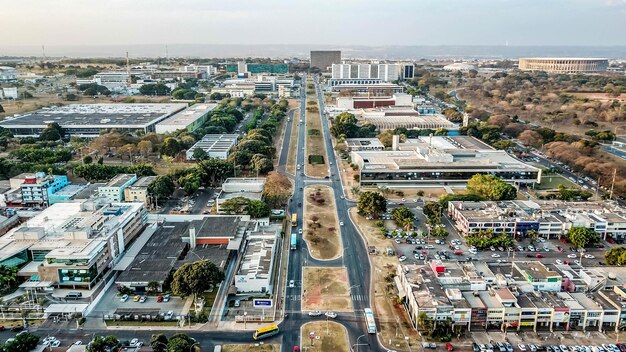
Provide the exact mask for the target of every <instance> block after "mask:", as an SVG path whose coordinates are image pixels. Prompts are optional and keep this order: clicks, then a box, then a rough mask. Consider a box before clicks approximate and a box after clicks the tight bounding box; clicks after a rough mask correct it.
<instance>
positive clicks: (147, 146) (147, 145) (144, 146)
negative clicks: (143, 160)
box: [137, 141, 153, 157]
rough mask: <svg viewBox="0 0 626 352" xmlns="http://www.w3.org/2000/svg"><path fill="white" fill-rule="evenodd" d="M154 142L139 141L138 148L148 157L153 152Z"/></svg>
mask: <svg viewBox="0 0 626 352" xmlns="http://www.w3.org/2000/svg"><path fill="white" fill-rule="evenodd" d="M152 148H153V146H152V142H150V141H140V142H139V143H137V149H138V150H139V152H140V153H141V155H143V156H144V157H148V156H149V155H150V153H151V152H152Z"/></svg>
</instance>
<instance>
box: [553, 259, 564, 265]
mask: <svg viewBox="0 0 626 352" xmlns="http://www.w3.org/2000/svg"><path fill="white" fill-rule="evenodd" d="M554 262H555V263H557V264H559V265H561V264H563V261H562V260H561V259H557V260H555V261H554Z"/></svg>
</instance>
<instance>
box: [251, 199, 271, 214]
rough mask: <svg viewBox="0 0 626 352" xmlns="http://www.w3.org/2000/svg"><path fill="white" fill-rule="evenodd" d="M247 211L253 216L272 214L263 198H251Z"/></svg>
mask: <svg viewBox="0 0 626 352" xmlns="http://www.w3.org/2000/svg"><path fill="white" fill-rule="evenodd" d="M246 213H248V215H250V216H251V217H253V218H264V217H267V216H269V215H270V207H269V206H268V205H267V203H265V202H264V201H262V200H251V201H250V203H248V207H247V208H246Z"/></svg>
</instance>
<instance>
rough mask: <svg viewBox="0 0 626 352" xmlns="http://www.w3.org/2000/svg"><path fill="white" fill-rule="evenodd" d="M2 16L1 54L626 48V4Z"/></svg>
mask: <svg viewBox="0 0 626 352" xmlns="http://www.w3.org/2000/svg"><path fill="white" fill-rule="evenodd" d="M0 14H1V18H2V28H3V29H4V33H5V35H3V36H2V37H0V48H2V47H3V46H4V47H9V46H32V45H37V46H41V45H46V46H55V45H56V46H59V45H63V46H68V45H69V46H72V45H78V46H80V45H132V44H167V43H170V44H238V45H248V44H288V45H293V44H313V45H374V46H379V45H505V44H507V43H508V45H510V46H525V45H595V46H611V45H626V0H375V1H374V0H19V1H16V0H0ZM9 33H10V35H7V34H9ZM1 55H2V52H1V51H0V56H1Z"/></svg>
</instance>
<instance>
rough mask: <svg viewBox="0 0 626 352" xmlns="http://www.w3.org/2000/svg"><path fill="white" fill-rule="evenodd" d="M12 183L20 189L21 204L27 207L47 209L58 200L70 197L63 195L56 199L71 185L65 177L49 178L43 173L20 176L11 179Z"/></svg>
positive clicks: (54, 176)
mask: <svg viewBox="0 0 626 352" xmlns="http://www.w3.org/2000/svg"><path fill="white" fill-rule="evenodd" d="M10 183H11V186H16V188H19V189H20V193H21V195H22V197H21V204H23V205H26V206H44V207H45V206H48V205H50V204H52V203H55V202H56V201H58V200H62V199H69V196H67V197H63V194H59V195H58V196H57V197H54V194H56V193H57V192H59V191H60V190H62V189H63V188H64V187H66V186H68V185H69V184H70V182H69V181H68V180H67V176H65V175H53V176H49V175H46V174H45V173H43V172H40V173H36V174H20V175H18V176H16V177H13V178H11V180H10Z"/></svg>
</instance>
